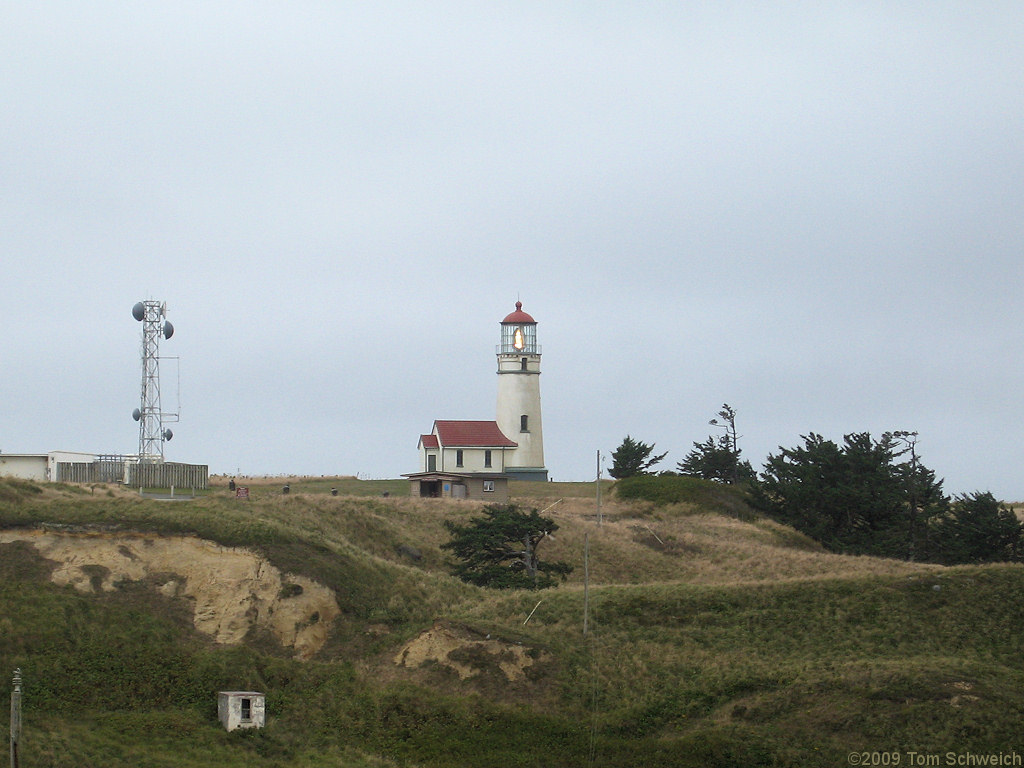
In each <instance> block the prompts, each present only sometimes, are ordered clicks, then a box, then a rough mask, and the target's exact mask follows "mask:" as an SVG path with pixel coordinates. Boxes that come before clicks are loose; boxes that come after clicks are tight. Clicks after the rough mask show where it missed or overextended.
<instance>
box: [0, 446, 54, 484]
mask: <svg viewBox="0 0 1024 768" xmlns="http://www.w3.org/2000/svg"><path fill="white" fill-rule="evenodd" d="M47 468H48V462H47V455H46V454H45V453H40V454H25V453H20V454H18V453H0V477H17V478H20V479H22V480H35V481H37V482H40V483H45V482H46V481H47V480H49V479H50V478H49V477H47V474H46V471H47ZM54 472H56V468H55V470H54Z"/></svg>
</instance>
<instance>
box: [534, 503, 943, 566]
mask: <svg viewBox="0 0 1024 768" xmlns="http://www.w3.org/2000/svg"><path fill="white" fill-rule="evenodd" d="M531 501H532V502H533V505H534V506H536V501H537V500H531ZM602 510H603V520H602V522H601V524H600V525H598V523H597V520H596V515H595V506H594V503H593V502H592V501H588V500H584V499H565V500H564V501H562V502H561V503H559V504H558V505H556V506H555V507H553V508H551V509H549V511H548V512H547V513H546V514H547V515H548V516H549V517H551V518H552V519H554V520H555V522H557V523H558V525H559V526H560V530H559V531H558V532H557V533H556V534H555V540H554V541H552V542H550V543H549V544H546V545H545V547H546V550H547V551H546V553H545V554H546V555H547V556H548V557H550V558H553V559H557V560H565V561H567V562H569V563H571V564H572V565H574V566H575V567H576V570H575V571H574V572H573V574H572V576H571V577H570V579H569V581H570V583H582V580H583V549H584V537H585V536H589V539H590V579H591V583H592V584H655V583H666V582H669V583H672V582H686V583H688V584H706V585H730V584H749V583H758V582H772V583H779V582H785V581H795V580H806V579H824V578H827V579H833V578H842V577H851V576H855V577H862V576H900V575H910V574H914V573H923V572H931V571H935V570H941V566H936V565H926V564H915V563H907V562H904V561H901V560H890V559H885V558H878V557H855V556H845V555H836V554H831V553H829V552H826V551H825V550H824V549H822V548H821V547H820V546H819V545H817V544H816V543H815V542H813V541H811V540H810V539H808V538H807V537H805V536H802V535H800V534H799V533H797V532H795V531H793V530H792V529H791V528H788V527H786V526H782V525H779V524H778V523H775V522H773V521H771V520H767V519H758V520H755V521H753V522H744V521H741V520H736V519H734V518H729V517H723V516H721V515H708V514H699V513H696V514H694V513H692V512H691V510H688V509H685V508H671V507H670V508H666V509H663V510H661V511H659V512H657V513H652V512H651V510H650V507H649V506H647V505H644V504H640V503H633V502H620V501H610V502H606V503H603V504H602Z"/></svg>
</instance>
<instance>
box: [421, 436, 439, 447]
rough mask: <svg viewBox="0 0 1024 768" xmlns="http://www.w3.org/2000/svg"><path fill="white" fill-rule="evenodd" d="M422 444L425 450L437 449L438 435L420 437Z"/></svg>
mask: <svg viewBox="0 0 1024 768" xmlns="http://www.w3.org/2000/svg"><path fill="white" fill-rule="evenodd" d="M420 443H421V444H422V445H423V447H424V448H437V447H438V445H437V435H420Z"/></svg>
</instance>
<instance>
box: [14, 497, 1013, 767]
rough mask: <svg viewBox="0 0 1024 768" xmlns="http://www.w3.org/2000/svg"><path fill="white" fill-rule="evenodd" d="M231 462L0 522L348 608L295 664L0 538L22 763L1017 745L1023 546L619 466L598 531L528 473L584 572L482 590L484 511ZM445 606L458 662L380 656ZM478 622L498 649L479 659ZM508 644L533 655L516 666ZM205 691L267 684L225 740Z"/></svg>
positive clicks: (38, 501)
mask: <svg viewBox="0 0 1024 768" xmlns="http://www.w3.org/2000/svg"><path fill="white" fill-rule="evenodd" d="M651 480H657V481H662V485H661V486H660V487H656V486H653V485H651V486H645V485H644V483H645V482H649V481H651ZM226 482H227V481H226V479H224V481H223V483H220V482H218V483H216V484H215V485H214V488H213V490H212V491H211V493H209V494H208V495H206V496H204V497H202V498H197V499H195V500H193V501H186V502H179V503H167V502H158V501H150V500H146V499H141V498H139V497H138V495H137V494H131V493H127V492H121V491H119V490H117V489H110V493H109V495H108V492H107V491H106V490H99V489H97V491H96V492H95V493H92V492H90V489H88V488H85V489H84V492H83V489H81V488H78V487H73V486H67V487H59V486H45V487H38V486H33V487H31V488H30V487H27V486H26V485H24V484H12V483H10V482H8V481H0V531H2V530H4V529H6V530H11V529H16V530H17V531H30V530H34V529H37V528H39V527H40V526H46V529H47V530H49V531H57V532H61V531H68V532H73V531H89V532H92V533H93V534H98V535H104V536H109V535H113V534H115V533H116V532H117V531H134V530H142V531H150V532H159V533H163V534H192V535H197V536H200V537H202V538H204V539H210V540H214V541H218V542H220V543H222V544H226V545H231V546H244V547H248V548H251V549H253V550H256V551H259V552H261V553H263V554H265V555H266V556H267V557H268V558H269V559H270V560H271V562H272V563H273V564H274V565H276V566H278V567H279V568H281V569H283V570H285V571H288V572H290V573H295V574H301V575H305V576H308V577H309V578H312V579H315V580H316V581H318V582H320V583H322V584H324V585H326V586H329V587H330V588H332V589H333V590H335V592H336V594H337V598H338V602H339V607H340V608H341V616H340V617H339V618H338V619H337V620H336V621H335V623H334V627H333V630H332V633H331V635H330V637H329V638H328V642H327V644H326V645H325V646H324V648H323V649H322V650H321V651H320V652H319V653H318V654H317V655H316V656H315V657H314V658H313V659H312V660H311V661H307V662H300V661H296V660H294V659H292V658H291V657H290V653H288V652H287V651H285V650H284V649H282V648H280V647H278V646H276V645H275V643H274V641H272V640H270V639H268V638H263V637H250V638H248V642H246V643H245V644H243V645H239V646H223V645H217V644H215V643H214V642H213V641H212V640H211V639H210V638H208V637H207V636H205V635H202V634H200V633H199V632H197V631H196V630H195V629H194V627H193V625H192V613H191V611H192V607H191V605H190V604H189V603H188V602H187V601H184V600H182V599H177V598H169V597H164V596H162V595H161V594H160V593H159V592H157V591H156V590H155V589H153V588H152V587H151V586H150V585H149V584H147V583H145V582H142V581H140V582H127V583H123V584H120V585H119V586H118V587H117V588H116V589H114V590H113V591H111V592H106V593H102V592H101V593H97V594H82V593H80V592H78V591H76V590H74V589H73V588H71V587H60V586H56V585H55V584H53V583H52V582H51V581H50V580H49V578H48V577H49V574H50V572H51V570H52V569H53V567H54V564H53V563H52V562H50V561H48V560H45V559H43V558H42V557H41V556H40V555H39V554H38V552H37V550H36V549H35V548H34V547H32V546H31V545H30V544H28V543H25V542H22V541H17V542H13V543H9V544H0V673H2V675H3V677H2V678H0V700H6V698H7V695H8V693H9V685H10V672H12V671H13V669H14V668H15V667H19V666H20V667H21V668H22V670H23V676H24V680H25V684H24V691H25V693H24V708H25V709H24V730H23V753H22V764H23V765H25V766H33V767H35V766H67V765H75V766H84V767H85V768H89V767H90V766H103V767H104V768H122V767H124V768H127V766H143V767H147V766H156V767H161V768H162V767H163V766H168V767H169V766H176V767H180V768H192V767H193V766H195V767H198V766H209V765H218V766H225V768H232V767H233V766H254V767H255V768H270V767H271V766H274V767H277V766H282V767H283V766H289V767H290V766H300V767H301V766H325V767H326V766H331V767H332V768H333V767H339V766H344V767H346V768H364V767H365V768H371V767H372V768H393V766H421V767H424V768H427V767H431V768H432V767H434V766H465V765H473V766H484V767H487V766H503V767H505V766H510V767H514V766H559V767H561V766H567V767H571V766H590V765H599V766H635V765H644V766H653V767H654V768H658V767H660V766H665V767H667V766H683V767H684V768H685V767H686V766H735V765H744V766H837V765H845V764H847V757H846V756H847V754H848V752H850V751H851V750H868V751H902V753H903V757H904V762H906V753H907V752H908V751H910V750H913V751H917V752H919V753H928V754H944V753H946V752H954V753H956V754H964V753H967V752H973V753H990V752H993V751H1009V750H1012V749H1013V748H1015V747H1017V748H1019V723H1020V721H1021V718H1022V716H1024V693H1021V691H1022V690H1024V685H1022V684H1024V671H1022V668H1021V664H1020V660H1021V658H1022V655H1024V636H1022V635H1021V634H1020V633H1019V632H1018V631H1017V628H1018V627H1019V626H1021V623H1022V622H1024V604H1022V603H1021V601H1020V600H1019V599H1018V598H1019V595H1020V594H1021V591H1022V590H1024V566H1021V565H1018V564H989V565H974V566H957V567H944V566H940V565H931V564H921V563H910V562H905V561H900V560H892V559H881V558H874V557H865V556H859V557H854V556H844V555H838V554H830V553H827V552H825V551H823V550H822V548H821V547H820V546H819V545H817V544H815V543H814V542H813V541H811V540H810V539H809V538H807V537H806V536H804V535H801V534H799V533H797V532H796V531H794V530H793V529H792V528H789V527H786V526H782V525H780V524H778V523H776V522H774V521H771V520H768V519H764V518H759V517H757V516H756V515H754V514H753V513H751V512H749V511H748V512H746V513H744V514H743V515H739V514H738V513H737V511H736V509H734V508H733V505H735V504H739V503H740V499H738V498H737V494H738V493H739V489H737V488H734V487H732V486H728V485H724V484H721V483H711V482H702V481H699V480H695V479H694V478H678V477H666V478H661V477H659V478H636V479H634V480H630V481H629V482H628V483H627V482H626V481H623V482H620V483H619V484H618V486H617V491H616V494H615V495H614V496H613V497H612V498H608V497H605V498H604V505H603V509H604V512H605V517H604V520H603V522H602V524H601V525H600V526H598V524H597V520H596V517H595V509H594V507H595V505H594V494H593V491H594V485H593V484H592V483H590V484H559V483H535V484H527V483H523V484H521V487H514V489H513V491H514V493H516V494H518V495H519V496H520V498H519V499H517V501H518V502H519V503H520V504H522V505H523V506H537V507H540V508H542V509H544V508H546V507H549V506H551V505H552V504H553V505H554V506H553V507H551V508H550V509H544V512H543V514H545V515H549V516H550V517H551V518H552V520H553V521H554V523H555V524H557V525H558V526H559V529H558V534H557V536H556V540H555V541H550V542H548V543H545V544H544V547H545V553H546V554H547V555H548V556H550V557H551V558H552V559H553V560H561V561H565V562H568V563H569V564H570V565H573V566H575V568H574V570H573V572H572V573H571V574H570V575H569V577H568V581H567V583H566V585H565V586H563V587H560V588H558V589H554V590H544V591H541V592H533V591H529V590H500V591H494V590H485V589H481V588H479V587H476V586H473V585H469V584H465V583H463V582H461V581H459V580H458V579H455V578H453V577H452V576H450V575H449V574H448V569H447V566H446V561H445V553H444V550H443V549H442V545H443V544H444V543H445V542H446V541H447V540H448V535H447V531H446V528H445V525H444V523H445V521H452V522H454V523H455V524H456V525H465V524H467V523H468V522H469V521H471V520H473V519H474V518H476V517H478V516H479V515H480V512H481V510H482V507H481V506H480V505H477V504H474V503H473V502H454V501H450V500H442V499H412V498H406V497H401V496H399V495H398V493H397V492H396V493H392V494H390V496H389V497H388V498H384V497H383V492H382V491H380V490H376V491H375V492H373V493H367V494H362V495H361V496H356V495H349V494H344V493H339V495H338V496H337V497H335V496H332V495H331V494H330V489H331V487H340V486H339V485H336V484H335V483H339V482H340V481H339V480H338V479H336V478H325V479H322V480H320V479H318V480H315V481H313V480H311V481H309V482H310V485H308V486H306V485H305V482H306V481H293V482H292V485H291V493H290V494H288V495H287V496H284V495H282V494H281V493H280V489H279V488H278V481H277V480H276V479H275V480H273V481H270V482H268V483H267V484H266V485H265V486H264V485H262V484H258V483H252V484H251V486H252V488H253V490H254V493H253V496H252V498H251V500H250V501H241V500H236V499H234V498H233V497H232V495H231V494H230V493H229V492H228V490H227V487H226ZM353 482H356V483H361V482H367V481H353ZM403 482H404V481H403ZM29 485H31V484H29ZM517 486H519V484H517ZM630 486H633V488H634V491H633V493H634V495H633V496H632V497H630V498H626V496H628V495H629V492H627V489H628V488H630ZM364 487H365V486H364ZM651 489H654V490H651ZM644 494H648V495H646V496H645V495H644ZM662 494H664V495H662ZM527 496H532V498H527ZM655 496H656V497H655ZM558 499H563V501H561V502H558ZM974 501H977V500H976V499H975V500H974ZM982 501H985V500H984V499H983V500H982ZM996 517H997V519H1002V518H1000V515H999V514H997V516H996ZM584 537H587V540H588V543H589V551H590V561H589V569H588V570H589V577H590V589H589V619H590V624H589V626H590V632H589V633H588V635H587V636H583V634H582V631H581V629H582V617H583V609H584V592H583V589H582V581H583V573H584V569H583V567H582V566H583V562H582V554H583V544H584ZM548 546H550V547H551V548H550V550H548V549H546V548H547V547H548ZM411 553H415V555H416V556H415V557H414V556H412V555H411ZM538 601H539V602H538ZM439 626H444V627H449V628H454V629H453V632H454V631H455V630H458V633H461V634H460V636H461V637H463V638H464V639H465V642H463V643H462V645H460V646H459V647H456V648H454V649H453V650H451V655H450V656H449V658H450V659H453V660H457V661H459V662H460V663H465V664H470V665H472V666H473V668H474V670H476V673H475V674H474V675H471V676H468V677H465V678H463V677H462V676H461V675H460V674H458V673H457V672H456V671H455V669H454V668H453V667H451V666H448V665H446V663H444V660H443V658H441V657H437V656H435V657H431V659H429V660H426V661H425V662H424V663H422V664H420V663H416V664H409V665H407V666H398V665H397V664H396V660H397V659H401V658H403V654H404V653H405V652H406V651H407V650H408V649H409V648H410V647H411V646H410V645H409V644H410V641H413V640H415V639H416V638H418V637H419V636H421V634H422V633H425V632H426V631H428V630H431V629H432V628H436V627H439ZM484 638H488V640H491V639H497V640H500V641H501V642H503V643H504V644H505V645H504V646H503V647H505V648H507V649H508V650H506V651H505V652H504V655H499V656H495V657H493V658H492V657H489V656H487V655H486V654H485V653H484V652H483V648H484V647H485V646H484V645H483V642H484V641H483V639H484ZM478 640H479V642H478ZM516 648H518V649H520V651H521V658H524V659H526V660H528V661H529V662H530V663H529V664H526V665H525V666H524V667H523V669H522V672H523V674H521V675H520V676H518V677H512V678H508V677H506V675H505V672H504V670H505V668H506V667H507V665H508V664H509V663H510V662H511V661H513V660H514V659H515V658H520V657H519V656H515V655H514V654H513V653H512V649H516ZM403 649H406V650H403ZM223 689H255V690H264V691H266V692H267V696H268V698H267V705H268V725H267V727H266V728H265V729H263V730H262V731H259V732H234V733H226V732H224V731H223V730H222V729H221V728H220V727H219V725H218V723H217V722H216V692H217V691H218V690H223Z"/></svg>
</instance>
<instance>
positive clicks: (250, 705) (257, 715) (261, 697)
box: [217, 691, 267, 731]
mask: <svg viewBox="0 0 1024 768" xmlns="http://www.w3.org/2000/svg"><path fill="white" fill-rule="evenodd" d="M217 719H218V720H220V722H221V724H222V725H223V726H224V727H225V728H226V729H227V730H229V731H233V730H235V729H236V728H262V727H263V726H265V725H266V724H267V707H266V694H263V693H258V692H256V691H220V692H219V693H218V694H217Z"/></svg>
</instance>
